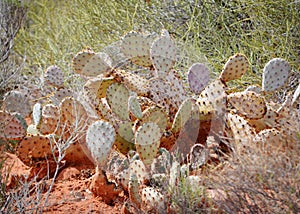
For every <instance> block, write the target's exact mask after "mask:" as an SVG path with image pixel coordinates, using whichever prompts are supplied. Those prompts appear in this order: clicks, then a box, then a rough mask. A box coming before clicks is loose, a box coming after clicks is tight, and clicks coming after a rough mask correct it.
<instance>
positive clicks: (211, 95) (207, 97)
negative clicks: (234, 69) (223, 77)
mask: <svg viewBox="0 0 300 214" xmlns="http://www.w3.org/2000/svg"><path fill="white" fill-rule="evenodd" d="M226 99H227V95H226V93H225V86H224V84H223V83H222V82H221V81H220V80H215V81H214V82H212V83H210V84H209V85H207V86H206V87H205V89H204V90H203V91H202V92H201V94H200V95H199V98H198V100H197V104H198V105H199V108H200V113H201V114H204V115H206V114H207V113H208V112H211V113H215V114H217V115H222V114H224V112H225V110H226V102H227V101H226Z"/></svg>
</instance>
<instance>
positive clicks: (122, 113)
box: [106, 83, 130, 120]
mask: <svg viewBox="0 0 300 214" xmlns="http://www.w3.org/2000/svg"><path fill="white" fill-rule="evenodd" d="M129 96H130V94H129V91H128V89H127V88H126V87H125V86H124V85H123V84H121V83H113V84H112V85H110V86H109V87H108V89H107V92H106V99H107V103H108V104H109V106H110V108H111V110H112V111H113V112H114V113H115V114H116V115H117V116H118V117H119V118H120V119H121V120H129V110H128V99H129Z"/></svg>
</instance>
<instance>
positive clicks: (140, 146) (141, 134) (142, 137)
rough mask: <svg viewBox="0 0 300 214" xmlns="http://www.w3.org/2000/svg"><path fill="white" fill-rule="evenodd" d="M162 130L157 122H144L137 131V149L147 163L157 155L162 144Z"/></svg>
mask: <svg viewBox="0 0 300 214" xmlns="http://www.w3.org/2000/svg"><path fill="white" fill-rule="evenodd" d="M160 137H161V130H160V128H159V126H158V125H157V124H155V123H151V122H149V123H144V124H143V125H142V126H140V127H139V128H138V130H137V131H136V133H135V145H136V150H137V152H138V153H139V155H140V158H141V160H142V161H143V162H144V163H145V165H150V164H151V163H152V161H153V159H154V158H155V157H156V155H157V152H158V148H159V144H160Z"/></svg>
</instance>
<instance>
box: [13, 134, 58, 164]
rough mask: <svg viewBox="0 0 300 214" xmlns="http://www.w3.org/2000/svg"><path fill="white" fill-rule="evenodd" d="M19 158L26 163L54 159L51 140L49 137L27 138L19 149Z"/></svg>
mask: <svg viewBox="0 0 300 214" xmlns="http://www.w3.org/2000/svg"><path fill="white" fill-rule="evenodd" d="M17 153H18V157H19V158H20V159H21V160H22V161H23V162H24V163H26V164H27V163H30V161H31V160H32V159H45V158H50V159H51V157H53V153H52V148H51V145H50V139H49V137H48V136H47V135H36V136H26V137H25V138H24V139H23V140H22V141H21V142H20V144H19V146H18V148H17Z"/></svg>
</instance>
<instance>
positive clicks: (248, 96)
mask: <svg viewBox="0 0 300 214" xmlns="http://www.w3.org/2000/svg"><path fill="white" fill-rule="evenodd" d="M227 98H228V102H229V103H230V104H231V105H232V106H233V107H234V108H235V109H236V110H237V111H238V113H239V114H241V115H242V116H245V117H247V118H249V119H259V118H262V117H263V116H264V115H265V113H266V111H267V106H266V103H265V100H264V98H263V97H262V96H261V95H259V94H257V93H255V92H253V91H244V92H236V93H231V94H230V95H228V97H227Z"/></svg>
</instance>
